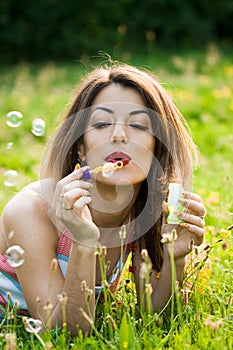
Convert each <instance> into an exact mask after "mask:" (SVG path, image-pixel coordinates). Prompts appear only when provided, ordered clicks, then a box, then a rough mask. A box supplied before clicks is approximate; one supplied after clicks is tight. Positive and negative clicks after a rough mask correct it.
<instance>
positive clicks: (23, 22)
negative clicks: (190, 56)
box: [0, 0, 233, 62]
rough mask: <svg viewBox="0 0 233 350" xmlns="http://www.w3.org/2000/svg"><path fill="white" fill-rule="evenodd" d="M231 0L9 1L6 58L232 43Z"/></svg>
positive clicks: (0, 43)
mask: <svg viewBox="0 0 233 350" xmlns="http://www.w3.org/2000/svg"><path fill="white" fill-rule="evenodd" d="M232 17H233V2H232V1H231V0H222V1H219V0H212V1H202V0H190V1H186V0H144V1H141V0H109V1H108V0H90V1H85V0H78V1H77V0H67V1H63V0H39V1H36V2H33V1H31V0H22V1H17V0H4V1H1V2H0V47H1V60H2V61H6V62H18V61H25V60H26V61H28V60H29V61H32V60H33V61H35V60H37V61H38V60H44V59H50V60H51V59H53V60H56V61H57V60H70V59H71V60H77V59H79V58H80V57H81V58H82V57H85V56H86V55H96V52H97V51H98V50H104V51H107V52H109V53H110V54H111V55H112V54H113V53H114V54H121V53H122V52H131V53H132V52H134V53H137V54H139V53H140V54H145V53H147V51H148V50H151V49H153V48H155V47H156V48H157V47H163V48H164V47H166V48H169V49H171V48H173V49H174V48H178V47H184V46H186V47H202V46H203V45H206V44H207V43H209V42H213V41H221V42H222V43H224V45H231V44H232V37H233V26H232V21H231V19H232Z"/></svg>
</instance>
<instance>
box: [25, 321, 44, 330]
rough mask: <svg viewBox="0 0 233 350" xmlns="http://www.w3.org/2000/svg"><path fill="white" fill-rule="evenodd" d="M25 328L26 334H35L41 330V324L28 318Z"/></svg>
mask: <svg viewBox="0 0 233 350" xmlns="http://www.w3.org/2000/svg"><path fill="white" fill-rule="evenodd" d="M25 326H26V331H27V332H29V333H34V334H37V333H39V332H40V330H41V329H42V322H41V321H40V320H36V319H34V318H28V319H27V320H26V321H25Z"/></svg>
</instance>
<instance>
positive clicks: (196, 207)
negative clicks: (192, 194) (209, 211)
mask: <svg viewBox="0 0 233 350" xmlns="http://www.w3.org/2000/svg"><path fill="white" fill-rule="evenodd" d="M179 202H180V203H181V205H182V206H183V207H184V208H185V209H186V210H185V211H186V212H189V213H190V212H192V213H193V214H195V215H197V216H200V217H204V216H205V215H206V209H205V206H204V205H203V204H202V203H201V202H199V201H196V200H193V199H180V200H179Z"/></svg>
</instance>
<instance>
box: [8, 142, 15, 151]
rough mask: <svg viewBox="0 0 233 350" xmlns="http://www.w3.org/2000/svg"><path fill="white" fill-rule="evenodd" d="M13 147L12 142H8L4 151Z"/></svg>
mask: <svg viewBox="0 0 233 350" xmlns="http://www.w3.org/2000/svg"><path fill="white" fill-rule="evenodd" d="M13 145H14V143H13V142H8V143H7V144H6V149H7V150H9V149H11V148H12V147H13Z"/></svg>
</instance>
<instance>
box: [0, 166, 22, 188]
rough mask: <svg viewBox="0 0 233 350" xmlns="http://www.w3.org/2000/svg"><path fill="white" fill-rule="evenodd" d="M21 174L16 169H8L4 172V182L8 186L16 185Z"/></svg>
mask: <svg viewBox="0 0 233 350" xmlns="http://www.w3.org/2000/svg"><path fill="white" fill-rule="evenodd" d="M18 178H19V174H18V172H17V171H16V170H7V171H6V172H5V173H4V174H3V183H4V185H5V186H6V187H14V186H16V185H17V184H18Z"/></svg>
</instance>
